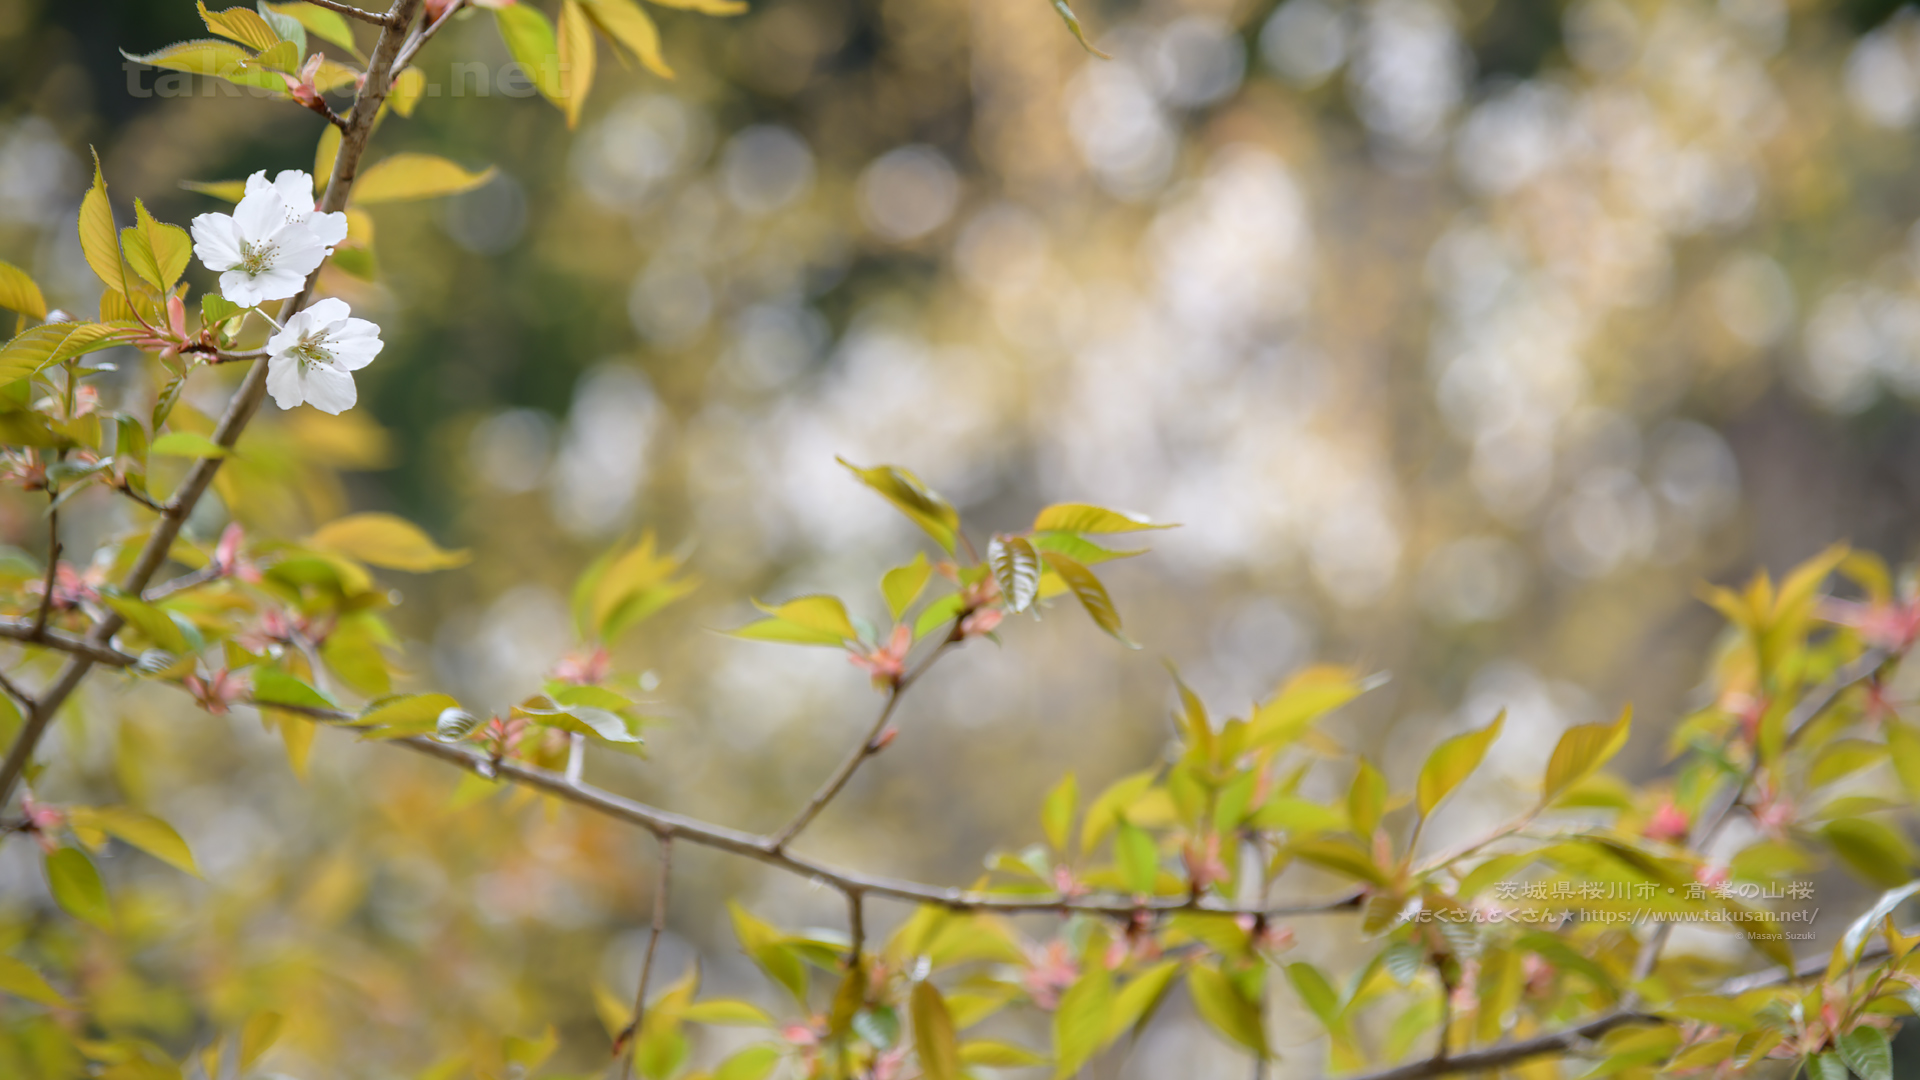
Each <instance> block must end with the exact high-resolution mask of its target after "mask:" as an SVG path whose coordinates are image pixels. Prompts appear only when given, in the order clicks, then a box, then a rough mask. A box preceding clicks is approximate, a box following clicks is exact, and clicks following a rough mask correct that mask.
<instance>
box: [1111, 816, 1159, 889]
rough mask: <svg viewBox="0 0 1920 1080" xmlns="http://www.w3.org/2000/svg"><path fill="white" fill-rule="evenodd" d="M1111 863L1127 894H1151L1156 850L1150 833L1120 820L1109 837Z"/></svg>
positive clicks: (1156, 869) (1155, 876)
mask: <svg viewBox="0 0 1920 1080" xmlns="http://www.w3.org/2000/svg"><path fill="white" fill-rule="evenodd" d="M1113 861H1114V863H1115V864H1116V865H1117V866H1118V867H1119V869H1120V880H1122V881H1124V882H1126V885H1127V889H1128V891H1129V892H1132V893H1133V894H1134V895H1136V896H1152V895H1153V886H1154V883H1155V882H1156V881H1158V880H1159V878H1160V850H1159V848H1158V847H1157V846H1156V845H1155V844H1154V842H1153V834H1152V833H1150V832H1148V831H1147V830H1145V829H1143V828H1141V827H1139V826H1138V825H1134V824H1132V823H1131V822H1129V821H1127V820H1126V819H1125V818H1122V819H1121V820H1120V826H1119V828H1118V829H1117V830H1116V831H1115V832H1114V834H1113Z"/></svg>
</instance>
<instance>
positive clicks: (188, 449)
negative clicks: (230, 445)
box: [147, 431, 230, 458]
mask: <svg viewBox="0 0 1920 1080" xmlns="http://www.w3.org/2000/svg"><path fill="white" fill-rule="evenodd" d="M147 453H149V454H153V455H155V456H158V457H183V458H223V457H226V456H227V454H228V453H230V451H229V450H228V449H227V448H226V447H224V446H221V445H220V444H219V443H217V442H214V441H213V440H212V439H209V438H207V437H206V436H205V435H202V434H200V433H199V432H197V431H168V432H164V433H162V434H161V436H160V437H159V438H157V439H155V440H153V443H152V445H150V446H148V447H147Z"/></svg>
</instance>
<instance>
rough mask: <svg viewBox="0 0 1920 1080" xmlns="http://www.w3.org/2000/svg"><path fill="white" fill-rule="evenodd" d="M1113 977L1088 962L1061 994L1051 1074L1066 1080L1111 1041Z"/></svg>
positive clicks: (1055, 1024) (1054, 1034) (1100, 967)
mask: <svg viewBox="0 0 1920 1080" xmlns="http://www.w3.org/2000/svg"><path fill="white" fill-rule="evenodd" d="M1113 1012H1114V996H1113V976H1112V975H1111V974H1109V973H1108V972H1107V969H1106V968H1105V967H1102V966H1101V965H1099V964H1091V965H1089V966H1088V969H1087V970H1086V971H1084V972H1082V973H1081V975H1080V978H1079V979H1077V980H1076V981H1075V982H1074V984H1073V985H1072V986H1070V987H1068V988H1067V992H1066V993H1064V994H1062V995H1061V996H1060V1007H1059V1008H1057V1009H1055V1010H1054V1012H1053V1061H1054V1066H1053V1075H1054V1080H1065V1078H1066V1077H1069V1076H1072V1075H1073V1074H1074V1073H1076V1072H1078V1071H1080V1066H1082V1065H1085V1064H1086V1063H1087V1062H1088V1061H1089V1060H1090V1059H1091V1058H1092V1057H1093V1055H1094V1054H1097V1053H1099V1052H1100V1048H1101V1047H1103V1046H1105V1045H1107V1043H1108V1042H1110V1041H1112V1039H1113V1037H1114V1035H1115V1032H1114V1030H1113Z"/></svg>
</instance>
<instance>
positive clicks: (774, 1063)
mask: <svg viewBox="0 0 1920 1080" xmlns="http://www.w3.org/2000/svg"><path fill="white" fill-rule="evenodd" d="M779 1065H780V1048H779V1047H777V1046H768V1045H766V1044H765V1043H762V1044H760V1045H758V1046H749V1047H747V1048H746V1049H744V1050H741V1051H739V1052H738V1053H735V1054H734V1055H733V1056H732V1057H729V1058H728V1059H726V1060H725V1061H723V1062H721V1063H720V1064H719V1065H717V1066H715V1067H714V1070H713V1080H766V1078H767V1077H769V1076H772V1075H773V1070H774V1069H775V1068H777V1067H779Z"/></svg>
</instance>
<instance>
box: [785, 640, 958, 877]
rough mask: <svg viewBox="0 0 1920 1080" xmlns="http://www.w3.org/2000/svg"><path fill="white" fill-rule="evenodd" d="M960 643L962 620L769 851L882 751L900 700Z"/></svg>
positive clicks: (896, 691) (894, 690)
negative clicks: (885, 734) (888, 728)
mask: <svg viewBox="0 0 1920 1080" xmlns="http://www.w3.org/2000/svg"><path fill="white" fill-rule="evenodd" d="M960 640H961V637H960V620H959V619H955V620H954V623H953V629H951V630H950V631H948V633H947V636H946V639H945V640H944V641H942V642H940V647H939V648H937V649H935V650H933V652H932V653H931V654H929V655H928V656H927V658H926V660H925V661H923V662H922V663H921V664H920V666H919V667H917V668H915V669H913V670H912V671H910V672H908V673H907V674H906V676H905V677H903V678H902V679H901V680H900V681H899V682H896V683H894V684H893V686H891V687H889V688H888V690H887V701H886V704H884V705H882V706H881V707H880V713H879V715H878V716H875V717H874V718H873V726H872V727H871V728H869V729H868V730H867V736H866V738H864V739H862V740H861V741H860V745H858V746H856V747H854V748H853V752H852V753H850V754H848V755H847V756H846V758H845V760H843V761H841V762H840V767H839V768H837V769H835V770H834V771H833V775H832V776H829V777H827V782H826V783H824V784H821V785H820V790H818V791H816V792H814V793H813V798H811V799H808V800H807V805H805V806H803V807H801V808H800V812H799V813H798V814H796V815H794V818H793V820H792V821H790V822H788V823H787V826H786V828H783V829H781V830H780V831H779V832H777V833H775V834H774V835H773V839H772V840H770V841H768V844H767V850H768V851H770V852H773V853H774V854H779V853H780V851H782V850H783V849H785V848H786V846H787V844H788V842H790V841H791V840H792V839H793V838H794V837H796V836H798V835H800V830H802V829H804V828H806V827H807V825H808V824H810V823H811V822H812V821H813V819H814V818H815V817H817V816H819V814H820V811H822V810H825V809H826V808H827V804H828V803H830V802H832V801H833V798H834V796H836V795H838V794H840V789H841V788H844V787H846V786H847V781H849V780H852V779H853V774H854V773H855V772H856V771H858V770H859V768H860V765H861V763H862V762H864V761H866V760H867V759H868V758H870V757H872V756H873V755H874V754H877V753H879V752H880V736H881V734H882V733H883V732H885V731H886V730H887V722H888V721H889V720H892V719H893V713H894V710H895V709H898V708H899V707H900V699H901V698H902V697H904V696H906V693H907V691H908V690H909V689H911V688H912V687H913V684H914V683H916V682H918V681H919V680H920V676H922V675H925V674H926V673H927V669H928V668H930V667H932V666H933V665H934V664H935V663H936V662H938V661H939V659H940V657H941V656H942V655H944V654H945V653H946V652H947V650H948V649H949V648H951V647H953V646H954V645H955V644H957V643H959V641H960Z"/></svg>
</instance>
